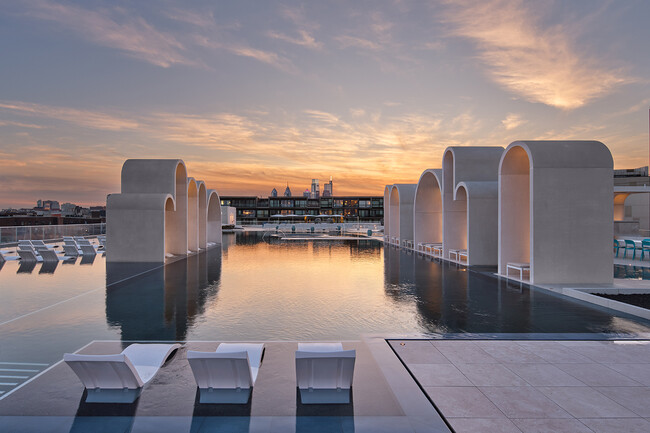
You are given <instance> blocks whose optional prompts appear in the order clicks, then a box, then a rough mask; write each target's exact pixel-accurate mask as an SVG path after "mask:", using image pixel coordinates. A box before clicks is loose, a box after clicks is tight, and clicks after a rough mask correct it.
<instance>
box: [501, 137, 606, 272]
mask: <svg viewBox="0 0 650 433" xmlns="http://www.w3.org/2000/svg"><path fill="white" fill-rule="evenodd" d="M612 169H613V162H612V156H611V153H610V152H609V149H607V147H606V146H605V145H604V144H602V143H601V142H598V141H516V142H513V143H511V144H510V145H509V146H508V148H507V149H506V150H505V152H504V153H503V156H502V158H501V161H500V164H499V273H501V274H505V273H506V265H507V263H509V262H525V263H530V281H531V283H534V284H557V283H569V284H572V283H574V284H611V283H612V281H613V275H612V274H613V273H612V260H613V257H612V256H613V253H612V245H611V243H612V236H613V227H612V219H613V201H612V196H613V192H614V188H613V179H612Z"/></svg>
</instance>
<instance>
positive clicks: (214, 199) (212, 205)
mask: <svg viewBox="0 0 650 433" xmlns="http://www.w3.org/2000/svg"><path fill="white" fill-rule="evenodd" d="M207 236H208V243H210V244H221V243H222V238H221V236H222V235H221V200H220V199H219V195H218V194H217V193H216V192H214V191H212V192H211V193H209V195H208V212H207Z"/></svg>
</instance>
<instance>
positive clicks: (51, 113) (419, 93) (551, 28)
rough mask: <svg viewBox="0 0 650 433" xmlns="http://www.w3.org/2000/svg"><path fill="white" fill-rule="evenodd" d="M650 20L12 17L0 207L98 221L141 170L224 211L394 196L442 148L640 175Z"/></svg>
mask: <svg viewBox="0 0 650 433" xmlns="http://www.w3.org/2000/svg"><path fill="white" fill-rule="evenodd" d="M186 3H189V4H190V5H187V4H186ZM649 20H650V2H648V1H647V0H639V1H632V0H626V1H622V0H619V1H599V0H572V1H517V0H513V1H509V0H503V1H501V0H498V1H493V0H485V1H475V2H470V1H456V0H454V1H416V0H414V1H407V0H404V1H400V0H395V1H377V0H371V1H354V2H351V1H328V0H323V1H312V2H293V1H260V0H254V1H247V0H237V1H234V0H231V1H226V0H209V1H192V2H183V1H172V0H162V1H139V2H130V1H127V0H117V1H115V0H113V1H108V0H107V1H102V0H84V1H69V0H65V1H63V0H61V1H54V0H21V1H15V0H0V185H2V188H0V208H5V207H22V206H29V207H31V206H34V205H35V201H36V200H37V199H39V198H41V199H51V200H59V201H60V202H73V203H77V204H84V205H92V204H104V203H105V199H106V194H108V193H112V192H119V190H120V184H119V178H120V169H121V166H122V163H123V162H124V160H125V159H127V158H181V159H183V160H184V161H185V162H186V164H187V166H188V170H189V174H190V175H191V176H193V177H195V178H197V179H202V180H205V181H206V183H207V185H208V187H210V188H215V189H217V190H218V191H219V193H220V194H222V195H232V194H247V195H268V194H269V193H270V190H271V189H272V188H273V187H276V188H278V190H279V191H280V192H282V191H283V188H284V186H285V184H286V183H287V182H288V183H289V185H290V187H291V188H292V190H293V192H294V194H298V193H300V192H301V191H302V190H304V189H305V188H307V187H308V186H309V184H310V181H311V178H319V179H320V180H321V185H322V184H323V183H325V181H326V180H327V179H329V176H333V177H334V192H335V194H355V193H360V194H374V195H382V194H383V185H384V184H386V183H398V182H400V183H415V182H417V179H418V177H419V175H420V173H421V172H422V171H423V170H424V169H427V168H438V167H440V165H441V164H440V160H441V157H442V152H443V150H444V149H445V148H446V147H447V146H471V145H488V146H504V147H505V146H507V145H508V144H509V143H510V142H512V141H515V140H518V139H533V140H534V139H595V140H600V141H602V142H604V143H605V144H606V145H607V146H609V148H610V150H611V151H612V154H613V156H614V164H615V167H616V168H634V167H639V166H644V165H647V164H648V106H649V105H650V56H649V55H648V53H649V52H650V49H649V48H648V41H650V25H648V21H649Z"/></svg>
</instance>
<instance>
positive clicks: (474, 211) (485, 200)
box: [455, 181, 499, 266]
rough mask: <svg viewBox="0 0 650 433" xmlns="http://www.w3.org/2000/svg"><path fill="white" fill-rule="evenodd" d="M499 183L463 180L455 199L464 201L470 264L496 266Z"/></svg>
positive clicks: (466, 241)
mask: <svg viewBox="0 0 650 433" xmlns="http://www.w3.org/2000/svg"><path fill="white" fill-rule="evenodd" d="M498 198H499V183H498V182H496V181H494V182H487V181H485V182H477V181H475V182H460V183H459V184H458V186H457V187H456V191H455V200H456V201H465V203H466V205H465V209H466V212H465V216H466V218H465V229H464V230H461V232H463V236H464V244H465V245H464V246H461V247H459V249H460V248H465V249H467V264H468V265H470V266H474V265H478V266H494V265H496V264H497V262H498V257H499V256H498V254H499V249H498V245H499V239H498V223H499V219H498V216H499V200H498Z"/></svg>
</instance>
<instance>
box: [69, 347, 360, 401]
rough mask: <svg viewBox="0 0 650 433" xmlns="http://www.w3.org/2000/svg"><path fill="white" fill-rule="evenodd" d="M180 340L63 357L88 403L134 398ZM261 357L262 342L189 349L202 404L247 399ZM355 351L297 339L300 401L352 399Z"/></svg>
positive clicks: (297, 378) (188, 355)
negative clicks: (106, 353) (77, 380)
mask: <svg viewBox="0 0 650 433" xmlns="http://www.w3.org/2000/svg"><path fill="white" fill-rule="evenodd" d="M180 347H181V346H180V345H179V344H132V345H130V346H129V347H127V348H126V349H124V351H122V353H119V354H114V355H81V354H74V353H66V354H65V355H64V356H63V360H64V361H65V362H66V363H67V364H68V365H69V366H70V368H72V370H73V371H74V372H75V373H76V374H77V376H78V377H79V379H80V380H81V382H82V383H83V385H84V387H85V388H86V390H87V396H86V402H88V403H132V402H134V401H135V400H136V399H137V398H138V396H139V395H140V393H141V391H142V388H143V387H144V386H145V385H146V384H147V383H148V382H149V381H151V379H152V378H153V377H154V376H155V375H156V373H157V372H158V371H159V370H160V368H161V367H162V366H163V364H164V363H165V361H166V360H167V359H168V358H170V357H171V355H173V353H174V352H175V351H176V350H177V349H179V348H180ZM263 358H264V344H257V343H221V344H220V345H219V346H218V347H217V350H216V351H214V352H198V351H188V352H187V360H188V362H189V365H190V368H191V369H192V373H193V375H194V379H195V381H196V384H197V386H198V388H199V401H200V403H218V404H246V403H248V401H249V399H250V396H251V392H252V389H253V386H254V385H255V381H256V380H257V376H258V372H259V370H260V368H261V366H262V360H263ZM355 359H356V351H354V350H343V345H342V344H341V343H300V344H298V350H297V351H296V354H295V362H296V380H297V387H298V389H299V392H300V400H301V402H302V403H303V404H336V403H338V404H346V403H350V389H351V387H352V378H353V374H354V363H355Z"/></svg>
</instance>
